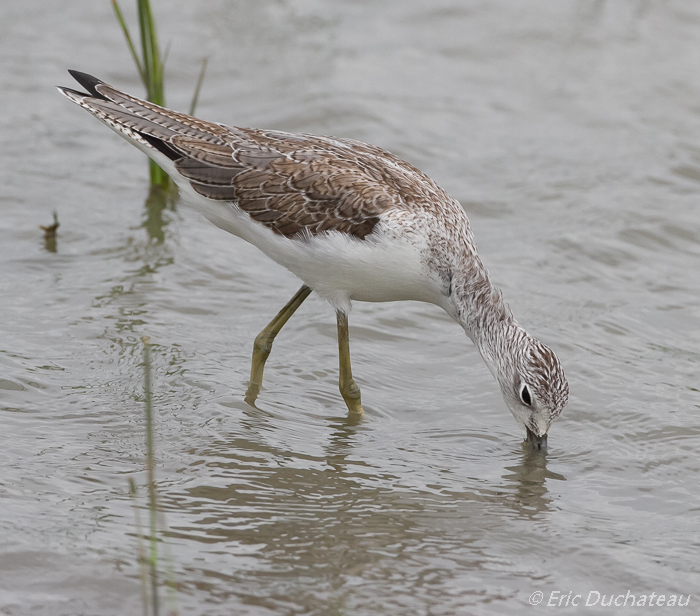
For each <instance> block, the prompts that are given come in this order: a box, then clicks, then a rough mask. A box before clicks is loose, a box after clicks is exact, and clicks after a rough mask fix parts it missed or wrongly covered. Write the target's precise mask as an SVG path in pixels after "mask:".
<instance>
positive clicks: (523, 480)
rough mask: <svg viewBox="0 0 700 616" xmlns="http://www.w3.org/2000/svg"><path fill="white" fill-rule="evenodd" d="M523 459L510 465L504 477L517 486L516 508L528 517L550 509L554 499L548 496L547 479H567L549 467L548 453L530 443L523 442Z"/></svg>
mask: <svg viewBox="0 0 700 616" xmlns="http://www.w3.org/2000/svg"><path fill="white" fill-rule="evenodd" d="M522 450H523V453H522V459H521V463H520V464H519V465H518V466H508V467H506V470H508V471H511V472H510V473H509V474H506V475H503V479H505V480H506V481H508V482H510V483H512V484H513V486H514V487H515V495H514V503H515V508H516V510H517V511H518V512H519V513H520V514H521V515H522V516H523V517H527V518H533V517H535V516H537V515H538V514H541V513H543V512H545V511H549V510H550V506H551V502H552V499H551V497H549V496H548V494H549V490H547V484H546V480H547V479H557V480H559V481H566V477H564V476H563V475H560V474H558V473H554V472H552V471H550V470H548V469H547V453H546V451H542V450H539V451H537V450H533V449H532V447H530V446H529V444H528V443H523V444H522Z"/></svg>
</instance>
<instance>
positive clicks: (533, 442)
mask: <svg viewBox="0 0 700 616" xmlns="http://www.w3.org/2000/svg"><path fill="white" fill-rule="evenodd" d="M525 429H526V430H527V436H526V437H525V442H526V443H529V444H530V446H531V447H532V448H533V449H534V450H535V451H547V435H546V434H543V435H542V436H537V434H535V433H534V432H533V431H532V430H530V428H527V427H526V428H525Z"/></svg>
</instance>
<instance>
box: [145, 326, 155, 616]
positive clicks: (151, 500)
mask: <svg viewBox="0 0 700 616" xmlns="http://www.w3.org/2000/svg"><path fill="white" fill-rule="evenodd" d="M142 340H143V366H144V395H145V403H146V471H147V474H148V511H149V522H150V524H149V525H150V537H149V545H150V550H149V558H148V562H149V568H150V573H151V575H150V577H151V604H152V606H153V615H154V616H158V538H157V531H158V508H157V506H158V503H157V499H156V482H155V470H154V467H155V451H154V446H153V402H152V396H151V342H150V338H149V337H148V336H144V337H143V338H142Z"/></svg>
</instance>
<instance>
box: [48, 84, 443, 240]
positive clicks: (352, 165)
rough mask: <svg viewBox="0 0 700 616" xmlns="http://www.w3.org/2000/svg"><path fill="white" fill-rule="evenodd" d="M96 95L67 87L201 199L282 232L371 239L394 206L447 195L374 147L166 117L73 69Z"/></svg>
mask: <svg viewBox="0 0 700 616" xmlns="http://www.w3.org/2000/svg"><path fill="white" fill-rule="evenodd" d="M70 73H71V74H72V75H73V77H75V78H76V80H77V81H78V82H79V83H80V84H81V85H82V86H83V87H85V89H86V90H87V92H88V93H83V92H77V91H75V90H71V89H69V88H60V90H61V92H63V94H65V95H66V96H68V97H69V98H70V99H71V100H73V101H75V102H76V103H78V104H80V105H81V106H82V107H84V108H86V109H87V110H88V111H90V112H91V113H92V114H94V115H96V116H97V117H98V118H100V119H101V120H102V121H104V122H106V123H107V124H109V125H110V126H111V127H112V128H114V129H115V130H117V131H119V132H121V133H124V134H125V135H127V136H128V137H130V138H132V139H134V140H136V141H139V142H141V143H143V144H145V145H148V146H150V147H153V148H155V149H157V150H158V151H160V152H161V153H163V154H165V155H166V156H168V157H169V158H170V159H171V160H172V161H173V162H174V164H175V168H176V170H177V171H178V172H179V173H180V174H181V175H182V176H183V177H185V178H187V179H188V180H189V181H190V184H191V186H192V188H193V189H194V190H195V191H196V192H197V193H199V194H201V195H203V196H205V197H207V198H209V199H214V200H220V201H231V202H235V203H236V204H237V205H238V207H239V208H240V209H241V210H243V211H245V212H247V213H248V214H249V215H250V217H251V218H252V219H253V220H255V221H257V222H259V223H261V224H263V225H265V226H267V227H269V228H270V229H272V230H273V231H275V232H276V233H279V234H282V235H285V236H287V237H292V236H294V235H296V234H298V233H309V234H311V235H316V234H318V233H321V232H323V231H330V230H336V231H341V232H344V233H348V234H350V235H353V236H355V237H358V238H360V239H364V238H365V237H366V236H367V235H369V234H370V233H371V232H372V230H373V229H374V227H375V225H376V224H377V222H378V221H379V216H380V215H381V214H382V212H385V211H386V210H387V209H388V208H391V207H397V206H398V207H402V206H403V207H411V205H412V204H415V203H416V202H418V201H422V202H425V201H426V196H427V193H430V192H433V191H435V190H439V189H438V188H437V187H436V186H435V184H434V183H433V182H432V181H431V180H430V179H429V178H427V177H426V176H424V175H423V174H422V173H421V172H420V171H418V170H417V169H415V168H414V167H412V166H411V165H409V164H408V163H406V162H404V161H402V160H400V159H398V158H396V157H395V156H393V155H392V154H389V153H388V152H386V151H384V150H381V149H380V148H376V147H374V146H371V145H367V144H364V143H360V142H356V141H350V140H344V139H334V138H330V137H316V136H312V135H294V134H290V133H283V132H278V131H261V130H255V129H249V128H231V127H227V126H224V125H221V124H214V123H212V122H206V121H204V120H199V119H197V118H193V117H191V116H188V115H185V114H183V113H178V112H175V111H170V110H169V109H164V108H163V107H159V106H158V105H154V104H153V103H149V102H147V101H143V100H141V99H138V98H136V97H133V96H130V95H129V94H125V93H124V92H121V91H119V90H117V89H116V88H114V87H113V86H110V85H109V84H106V83H104V82H103V81H100V80H99V79H97V78H95V77H93V76H92V75H88V74H86V73H80V72H77V71H70Z"/></svg>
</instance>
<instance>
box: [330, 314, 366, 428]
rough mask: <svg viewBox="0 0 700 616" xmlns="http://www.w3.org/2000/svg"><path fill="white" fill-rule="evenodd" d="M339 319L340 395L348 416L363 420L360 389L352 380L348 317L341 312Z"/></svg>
mask: <svg viewBox="0 0 700 616" xmlns="http://www.w3.org/2000/svg"><path fill="white" fill-rule="evenodd" d="M336 314H337V318H338V354H339V356H340V382H339V385H340V393H341V394H342V395H343V399H344V400H345V404H347V405H348V412H349V413H348V416H349V417H352V418H361V417H363V416H364V414H365V412H364V411H363V410H362V404H361V403H360V388H359V387H358V386H357V384H356V383H355V381H354V380H353V378H352V368H351V367H350V340H349V335H348V315H347V313H346V312H341V311H340V310H339V311H338V312H337V313H336Z"/></svg>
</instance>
